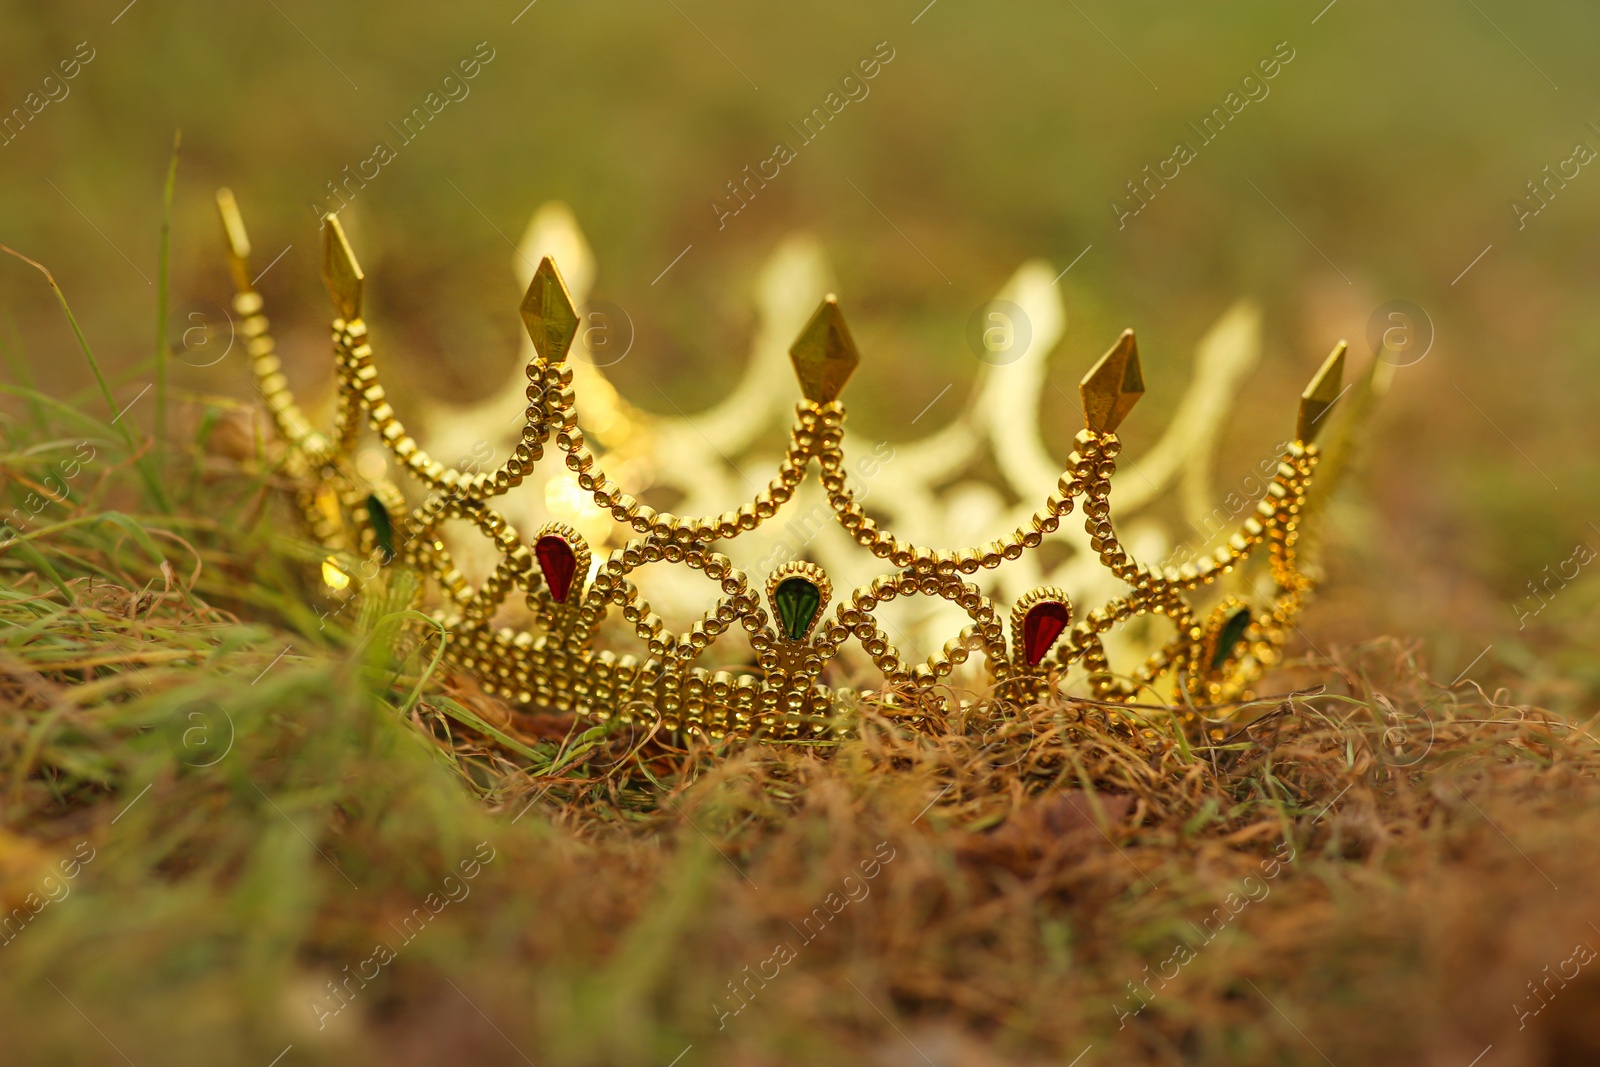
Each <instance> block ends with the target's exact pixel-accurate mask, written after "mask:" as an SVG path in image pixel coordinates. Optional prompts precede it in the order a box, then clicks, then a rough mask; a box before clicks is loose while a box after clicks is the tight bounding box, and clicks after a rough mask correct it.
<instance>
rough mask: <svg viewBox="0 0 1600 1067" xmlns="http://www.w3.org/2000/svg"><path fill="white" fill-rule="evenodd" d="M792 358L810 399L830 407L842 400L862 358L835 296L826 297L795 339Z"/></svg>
mask: <svg viewBox="0 0 1600 1067" xmlns="http://www.w3.org/2000/svg"><path fill="white" fill-rule="evenodd" d="M789 359H790V361H791V362H793V363H794V374H795V377H796V378H798V379H799V380H800V391H801V392H802V393H804V394H805V398H806V399H807V400H809V401H811V402H812V403H814V404H829V403H832V402H833V401H835V400H837V399H838V398H839V393H840V391H841V390H842V389H844V386H845V383H846V382H848V381H849V380H850V375H851V374H853V373H854V372H855V369H856V364H858V363H860V362H861V356H860V354H859V353H858V352H857V351H856V343H855V341H854V340H853V339H852V338H851V337H850V327H848V326H846V325H845V322H844V315H843V314H842V313H841V312H840V311H839V300H838V298H837V297H835V296H834V295H833V294H832V293H829V294H828V295H827V296H825V297H823V298H822V304H821V305H820V306H819V307H818V308H817V310H816V314H814V315H812V316H811V321H809V322H807V323H806V325H805V328H804V329H802V330H801V331H800V336H799V337H797V338H795V342H794V344H793V345H791V346H790V348H789Z"/></svg>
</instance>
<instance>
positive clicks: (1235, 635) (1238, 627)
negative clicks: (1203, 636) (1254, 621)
mask: <svg viewBox="0 0 1600 1067" xmlns="http://www.w3.org/2000/svg"><path fill="white" fill-rule="evenodd" d="M1250 622H1251V618H1250V609H1249V608H1240V609H1239V610H1238V611H1236V612H1234V613H1233V614H1232V615H1230V616H1229V617H1228V621H1227V622H1225V623H1223V624H1222V632H1220V633H1219V634H1217V647H1216V648H1215V649H1214V650H1213V651H1212V653H1211V669H1212V670H1213V671H1220V670H1221V669H1222V668H1223V667H1224V666H1226V665H1227V662H1228V661H1229V660H1230V659H1232V658H1233V650H1234V649H1235V648H1237V647H1238V645H1239V642H1240V641H1243V640H1244V632H1245V631H1246V630H1248V629H1249V628H1250Z"/></svg>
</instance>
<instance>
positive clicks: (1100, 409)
mask: <svg viewBox="0 0 1600 1067" xmlns="http://www.w3.org/2000/svg"><path fill="white" fill-rule="evenodd" d="M1078 392H1079V394H1080V395H1081V396H1082V397H1083V419H1084V422H1085V423H1086V424H1087V425H1088V427H1089V429H1090V430H1092V431H1093V432H1095V433H1111V432H1113V431H1114V430H1116V428H1117V427H1118V426H1119V425H1121V423H1122V420H1123V419H1124V418H1126V417H1127V415H1128V412H1130V411H1132V410H1133V405H1134V404H1136V403H1138V401H1139V398H1140V397H1141V396H1143V395H1144V372H1143V371H1142V370H1141V368H1140V366H1139V344H1138V342H1137V341H1135V340H1134V337H1133V331H1132V330H1123V331H1122V336H1121V337H1118V338H1117V343H1116V344H1114V345H1112V346H1111V348H1110V350H1109V351H1107V352H1106V354H1105V355H1103V356H1101V357H1100V359H1099V361H1098V362H1097V363H1095V365H1094V366H1093V367H1090V368H1089V373H1088V374H1085V375H1084V376H1083V381H1082V382H1080V383H1079V384H1078Z"/></svg>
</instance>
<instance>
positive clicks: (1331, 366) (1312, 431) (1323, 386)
mask: <svg viewBox="0 0 1600 1067" xmlns="http://www.w3.org/2000/svg"><path fill="white" fill-rule="evenodd" d="M1346 347H1347V345H1346V344H1345V342H1343V341H1340V342H1339V343H1338V344H1337V345H1335V346H1334V349H1333V351H1332V352H1330V353H1329V354H1328V358H1327V359H1325V360H1323V361H1322V366H1321V368H1319V369H1318V370H1317V376H1316V377H1315V378H1312V379H1311V384H1310V385H1308V386H1306V391H1305V392H1303V393H1301V394H1300V419H1299V422H1298V423H1297V425H1296V427H1295V436H1296V437H1297V438H1299V440H1300V443H1301V444H1303V445H1309V444H1310V443H1311V442H1312V440H1313V439H1314V438H1315V437H1316V436H1317V430H1318V429H1320V427H1319V426H1318V425H1317V423H1318V422H1320V421H1321V420H1322V417H1323V416H1324V415H1326V414H1327V413H1328V411H1329V410H1330V409H1331V408H1332V407H1333V405H1334V402H1335V401H1337V400H1338V399H1339V398H1340V397H1341V396H1343V395H1344V389H1343V388H1342V387H1341V385H1340V383H1341V382H1343V381H1344V353H1345V348H1346Z"/></svg>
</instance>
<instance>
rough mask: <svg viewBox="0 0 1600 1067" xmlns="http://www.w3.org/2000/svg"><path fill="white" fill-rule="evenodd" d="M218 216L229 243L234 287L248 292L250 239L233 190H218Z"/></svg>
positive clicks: (249, 283)
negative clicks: (220, 218)
mask: <svg viewBox="0 0 1600 1067" xmlns="http://www.w3.org/2000/svg"><path fill="white" fill-rule="evenodd" d="M217 214H218V215H220V216H222V236H223V239H224V240H225V241H227V243H228V270H229V271H230V272H231V273H232V274H233V287H234V288H235V289H237V290H238V291H239V292H241V293H243V292H248V291H249V290H251V289H253V288H254V286H253V285H251V282H250V237H249V235H248V234H246V233H245V230H244V217H243V216H242V215H240V214H239V202H238V201H237V200H235V199H234V198H233V190H232V189H228V188H222V189H218V190H217Z"/></svg>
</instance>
